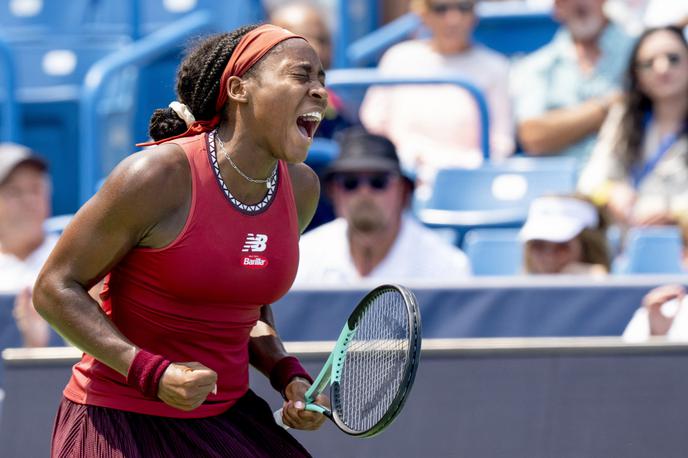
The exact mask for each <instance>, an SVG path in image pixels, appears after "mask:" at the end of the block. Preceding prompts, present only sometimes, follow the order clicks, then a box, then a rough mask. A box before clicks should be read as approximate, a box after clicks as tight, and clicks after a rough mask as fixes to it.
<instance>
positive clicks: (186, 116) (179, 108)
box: [168, 100, 196, 127]
mask: <svg viewBox="0 0 688 458" xmlns="http://www.w3.org/2000/svg"><path fill="white" fill-rule="evenodd" d="M168 107H170V108H172V110H173V111H174V112H175V113H177V116H179V117H180V118H182V120H183V121H184V122H185V123H186V127H189V126H190V125H191V124H193V122H194V121H196V117H195V116H194V115H193V113H191V110H189V107H187V106H186V105H184V104H183V103H181V102H177V101H176V100H175V101H174V102H170V104H169V105H168Z"/></svg>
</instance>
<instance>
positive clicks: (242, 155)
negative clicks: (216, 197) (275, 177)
mask: <svg viewBox="0 0 688 458" xmlns="http://www.w3.org/2000/svg"><path fill="white" fill-rule="evenodd" d="M219 140H221V142H220V141H219ZM215 143H216V145H215V146H216V151H217V160H218V164H219V165H220V173H221V174H222V178H223V180H224V181H225V184H226V185H227V187H228V188H229V189H230V190H231V192H232V194H233V195H234V196H235V197H236V198H237V199H239V200H240V201H241V202H243V203H245V204H255V203H258V202H260V201H261V200H263V198H264V197H265V194H266V192H267V188H266V185H265V184H264V183H254V182H251V181H249V180H247V179H246V178H245V177H244V176H242V174H241V173H239V172H238V171H237V170H236V169H235V168H234V167H233V166H232V164H231V162H230V161H229V159H227V157H226V156H225V152H226V154H227V155H228V156H229V157H231V159H232V162H233V163H234V165H235V166H236V168H238V169H239V170H240V171H241V172H243V174H244V175H246V176H248V177H249V178H253V179H255V180H265V179H267V178H268V177H270V176H272V173H273V171H274V170H275V167H276V166H277V159H275V158H274V157H273V156H272V155H271V154H270V153H269V152H268V151H267V150H266V149H265V148H261V147H260V145H258V144H257V142H255V140H254V139H253V138H251V137H250V136H249V135H248V134H247V133H246V131H245V130H242V129H237V128H235V126H233V125H231V124H230V123H227V124H225V125H224V126H222V127H221V128H218V130H217V138H216V140H215ZM221 144H224V149H223V148H222V146H221Z"/></svg>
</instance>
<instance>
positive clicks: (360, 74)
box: [327, 68, 490, 158]
mask: <svg viewBox="0 0 688 458" xmlns="http://www.w3.org/2000/svg"><path fill="white" fill-rule="evenodd" d="M416 84H424V85H427V84H452V85H455V86H458V87H460V88H462V89H464V90H465V91H466V92H467V93H468V94H469V95H470V96H471V97H472V98H473V100H474V101H475V104H476V108H477V110H478V115H479V118H480V148H481V151H482V153H483V157H485V158H489V157H490V140H489V136H490V116H489V111H488V106H487V103H486V101H485V96H484V95H483V92H482V91H481V90H480V89H479V88H478V87H477V86H476V85H475V84H474V83H473V82H471V81H469V80H467V79H465V78H461V77H460V76H451V75H438V76H432V77H408V76H390V75H384V74H381V73H379V72H378V71H377V70H375V69H366V68H349V69H338V70H330V71H329V72H328V73H327V86H328V87H329V88H330V89H332V90H333V91H334V92H336V93H337V95H339V96H340V97H341V98H342V100H343V101H344V103H345V104H347V105H350V104H354V105H358V103H359V101H360V100H359V99H360V98H361V97H362V92H364V91H365V90H366V89H367V88H368V87H370V86H398V85H416ZM351 90H354V91H358V92H357V93H356V94H355V96H353V97H352V96H347V95H345V93H346V91H351ZM349 108H351V107H350V106H349ZM349 111H353V110H349ZM355 111H356V112H357V110H355Z"/></svg>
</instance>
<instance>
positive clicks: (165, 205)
mask: <svg viewBox="0 0 688 458" xmlns="http://www.w3.org/2000/svg"><path fill="white" fill-rule="evenodd" d="M280 47H281V49H280V50H279V51H278V52H273V51H274V50H273V51H271V52H269V53H268V54H267V55H266V56H265V58H264V59H263V60H262V61H261V63H260V64H258V66H257V67H256V68H255V69H254V70H255V71H254V72H253V73H255V76H250V77H249V76H246V77H244V78H239V77H232V78H230V81H229V82H228V84H227V87H226V90H227V91H228V93H229V102H228V104H227V105H226V107H225V120H224V121H223V123H222V124H221V125H220V127H219V129H218V131H219V135H220V136H221V137H222V138H223V139H224V141H225V145H226V146H227V147H228V148H227V150H228V151H230V152H231V153H230V154H231V155H232V158H233V160H234V161H235V163H236V164H237V165H238V166H239V167H240V168H241V170H242V171H244V172H245V173H246V174H248V175H249V176H253V177H256V178H264V177H267V176H269V174H270V172H271V171H272V169H273V168H274V167H275V164H276V162H277V160H278V159H282V160H285V161H287V162H288V163H289V175H290V178H291V181H292V186H293V190H294V199H295V205H296V208H297V212H298V218H299V226H300V229H301V231H303V230H304V229H305V228H306V226H307V225H308V223H309V222H310V220H311V218H312V217H313V213H314V212H315V208H316V205H317V202H318V197H319V194H320V187H319V181H318V177H317V176H316V174H315V173H314V172H313V171H312V170H311V169H310V168H309V167H308V166H306V165H305V164H302V163H301V161H303V160H304V159H305V157H306V154H307V150H308V147H309V146H310V142H309V140H308V139H307V138H306V139H304V138H303V136H302V135H301V134H300V133H299V131H298V129H297V126H296V118H297V117H298V116H299V115H302V114H304V113H308V112H312V111H319V112H323V111H324V109H325V106H326V105H327V93H326V91H325V88H324V72H323V71H322V66H321V65H320V61H319V59H318V57H317V55H316V54H315V52H314V51H313V50H312V48H311V47H310V46H309V45H308V44H307V43H306V42H305V41H304V40H300V39H290V40H287V41H285V42H283V44H282V45H280ZM306 67H307V70H305V69H306ZM276 94H279V95H278V96H277V97H276ZM281 95H286V98H284V99H282V97H281ZM276 98H277V99H282V100H283V102H284V103H283V104H282V105H281V106H279V107H276V106H274V104H275V102H274V99H276ZM218 159H219V163H220V171H221V174H222V176H223V178H224V180H225V182H226V184H227V186H228V187H229V188H230V189H232V192H233V193H234V195H235V196H237V197H238V198H239V199H240V200H242V201H243V202H245V203H247V204H252V203H255V202H258V201H260V200H261V199H262V198H263V197H264V195H265V193H266V189H265V186H264V185H262V184H255V183H250V182H248V181H246V180H244V179H243V178H242V177H241V176H239V175H238V174H237V173H236V171H234V170H233V168H232V167H231V165H230V164H229V162H228V161H227V160H226V158H222V157H219V158H218ZM190 207H191V171H190V168H189V164H188V161H187V159H186V156H185V154H184V152H183V150H182V149H181V148H180V147H178V146H177V145H174V144H164V145H160V146H158V147H155V148H151V149H150V150H147V151H145V152H142V153H138V154H134V155H131V156H129V157H128V158H126V159H125V160H124V161H122V162H121V163H120V164H119V165H118V166H117V167H116V169H115V170H114V171H113V172H112V174H111V175H110V176H109V177H108V179H107V180H106V182H105V184H104V185H103V187H102V188H101V190H100V191H99V192H98V193H97V194H96V195H95V196H94V197H93V198H92V199H91V200H90V201H89V202H87V203H86V204H85V205H84V206H83V207H82V208H81V209H80V210H79V212H78V213H77V214H76V215H75V217H74V219H73V221H72V223H71V224H70V225H69V227H67V229H66V230H65V232H64V233H63V235H62V237H61V239H60V241H59V242H58V244H57V246H56V247H55V250H54V251H53V253H52V254H51V256H50V258H49V259H48V261H47V262H46V264H45V266H44V267H43V270H42V272H41V274H40V275H39V278H38V280H37V283H36V287H35V291H34V304H35V306H36V309H37V310H38V312H39V313H40V314H41V315H42V316H43V317H44V318H45V319H46V320H47V321H48V322H49V323H50V324H51V325H52V326H53V327H55V328H56V329H57V330H58V331H59V332H60V334H62V336H64V337H65V338H66V339H67V340H69V341H70V342H71V343H72V344H74V345H75V346H77V347H78V348H80V349H81V350H83V351H84V352H86V353H88V354H90V355H92V356H93V357H95V358H96V359H98V360H99V361H101V362H103V363H104V364H106V365H108V366H109V367H111V368H112V369H114V370H116V371H117V372H119V373H120V374H122V375H124V376H126V374H127V372H128V370H129V366H130V365H131V363H132V361H133V359H134V356H135V354H136V352H137V351H138V348H137V347H136V346H135V345H134V344H133V343H132V342H131V341H129V340H128V339H127V338H126V336H124V335H123V334H122V333H121V332H120V331H119V330H118V329H117V328H116V327H115V326H114V325H113V324H112V322H111V321H110V319H109V318H108V317H107V316H106V315H105V313H104V312H103V310H102V309H101V308H100V307H99V305H98V303H97V302H96V301H95V300H93V298H91V297H90V296H89V295H88V290H89V289H90V288H91V287H92V286H93V285H95V284H97V283H98V282H99V281H100V280H101V279H102V278H103V277H104V276H105V275H106V274H107V273H108V272H110V270H111V269H112V268H113V267H114V266H115V265H116V264H117V263H118V262H119V261H120V260H121V259H122V258H123V257H124V256H125V255H126V254H127V253H128V252H129V251H130V250H132V249H133V248H136V247H147V248H162V247H165V246H167V245H168V244H170V243H171V242H172V241H174V240H175V238H176V237H177V236H178V235H179V233H180V232H181V231H182V229H183V227H184V224H185V222H186V219H187V216H188V214H189V209H190ZM249 351H250V361H251V364H252V365H254V366H255V367H256V368H257V369H258V370H260V371H261V372H263V373H264V374H266V375H268V374H269V369H270V368H271V367H272V366H273V365H274V363H275V362H277V361H278V360H280V359H281V358H283V357H285V356H287V352H286V351H285V349H284V346H283V345H282V342H281V340H280V339H279V336H278V335H277V333H276V331H275V327H274V321H273V319H272V311H271V308H270V306H269V305H264V306H263V307H262V309H261V317H260V319H259V321H258V322H257V323H256V325H255V327H254V328H253V330H252V331H251V339H250V343H249ZM216 383H217V374H216V373H215V372H214V371H213V370H212V369H211V368H208V367H205V366H203V365H202V364H201V363H199V362H173V363H172V364H171V365H170V366H169V367H168V369H167V370H166V371H165V373H164V374H163V376H162V378H161V380H160V384H159V387H158V397H159V398H160V399H161V400H162V401H163V402H165V403H166V404H168V405H170V406H172V407H175V408H178V409H181V410H185V411H188V410H193V409H195V408H197V407H198V406H200V405H201V404H202V403H203V402H204V401H205V399H206V398H207V397H208V395H209V394H210V393H212V392H213V390H214V389H216ZM309 385H310V384H309V383H308V382H307V381H306V380H303V379H299V378H295V379H293V380H292V381H291V382H290V383H289V384H288V386H287V387H286V389H285V395H286V397H287V399H288V401H287V402H285V405H284V414H283V415H284V422H285V423H286V424H287V425H289V426H291V427H293V428H297V429H306V430H308V429H317V428H318V427H320V425H322V423H323V422H324V421H325V417H324V416H323V415H321V414H319V413H315V412H310V411H305V410H303V399H304V394H305V392H306V390H307V389H308V387H309ZM318 402H320V403H323V404H325V405H329V400H328V399H327V398H326V397H325V396H321V397H319V399H318Z"/></svg>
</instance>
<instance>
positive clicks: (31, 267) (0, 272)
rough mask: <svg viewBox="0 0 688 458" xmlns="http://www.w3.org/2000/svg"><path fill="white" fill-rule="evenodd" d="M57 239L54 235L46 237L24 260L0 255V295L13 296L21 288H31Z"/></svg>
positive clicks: (3, 254) (8, 255) (9, 255)
mask: <svg viewBox="0 0 688 458" xmlns="http://www.w3.org/2000/svg"><path fill="white" fill-rule="evenodd" d="M57 238H58V236H57V235H54V234H51V235H46V237H45V240H44V241H43V243H42V244H41V246H39V247H38V248H37V249H36V250H35V251H34V252H33V253H31V254H30V255H29V256H28V257H27V258H26V259H24V260H21V259H19V258H17V257H15V256H13V255H11V254H5V253H0V293H5V294H15V293H17V292H19V291H20V290H21V289H22V288H25V287H27V286H31V287H32V286H33V284H34V283H35V282H36V277H38V273H39V272H40V271H41V268H42V267H43V264H44V263H45V261H46V259H48V255H49V254H50V252H51V251H52V250H53V247H54V246H55V243H57Z"/></svg>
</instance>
